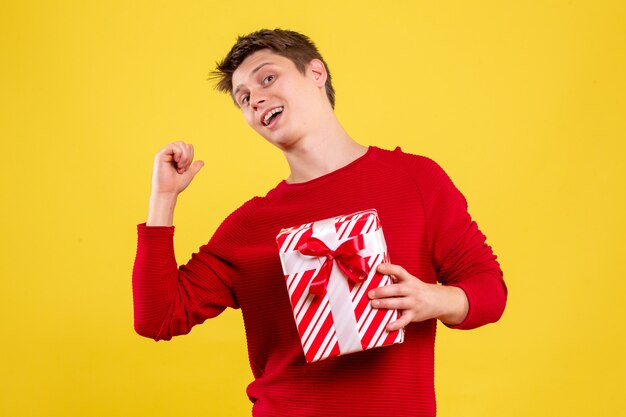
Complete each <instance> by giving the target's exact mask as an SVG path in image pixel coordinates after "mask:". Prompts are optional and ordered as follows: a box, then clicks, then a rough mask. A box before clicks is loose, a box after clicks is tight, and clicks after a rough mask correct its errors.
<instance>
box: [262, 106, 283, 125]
mask: <svg viewBox="0 0 626 417" xmlns="http://www.w3.org/2000/svg"><path fill="white" fill-rule="evenodd" d="M282 111H283V107H282V106H281V107H276V108H275V109H272V110H270V111H268V112H267V114H266V115H265V117H264V118H263V124H264V125H265V126H267V125H269V124H270V119H271V118H272V116H273V115H275V114H276V113H280V112H282Z"/></svg>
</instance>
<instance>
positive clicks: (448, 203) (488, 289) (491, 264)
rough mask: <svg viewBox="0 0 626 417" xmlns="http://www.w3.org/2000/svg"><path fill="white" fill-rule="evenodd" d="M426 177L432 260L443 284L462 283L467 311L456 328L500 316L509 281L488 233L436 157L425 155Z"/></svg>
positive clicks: (490, 320) (427, 216)
mask: <svg viewBox="0 0 626 417" xmlns="http://www.w3.org/2000/svg"><path fill="white" fill-rule="evenodd" d="M423 159H424V161H423V164H424V166H423V169H424V174H425V175H423V176H422V179H423V180H424V181H427V184H426V183H425V184H424V187H422V189H423V190H426V193H424V197H423V198H424V205H425V210H426V221H427V227H428V233H429V240H430V243H431V253H432V262H433V265H434V267H435V269H436V271H437V279H438V281H439V282H440V283H442V284H443V285H452V286H456V287H459V288H461V289H462V290H463V291H464V292H465V294H466V295H467V299H468V301H469V312H468V314H467V316H466V318H465V320H464V321H463V322H462V323H460V324H457V325H454V326H452V325H447V326H448V327H451V328H457V329H473V328H476V327H479V326H482V325H484V324H487V323H492V322H495V321H497V320H498V319H499V318H500V317H501V316H502V313H503V311H504V307H505V305H506V299H507V287H506V284H505V282H504V279H503V274H502V270H501V268H500V265H499V263H498V262H497V260H496V256H495V255H494V253H493V251H492V249H491V247H490V246H489V245H488V244H487V243H486V238H485V235H484V234H483V233H482V232H481V231H480V230H479V229H478V226H477V224H476V222H475V221H473V220H472V218H471V216H470V214H469V213H468V210H467V201H466V199H465V197H464V196H463V195H462V194H461V192H460V191H459V190H458V189H457V188H456V187H455V185H454V184H453V182H452V181H451V180H450V178H449V177H448V175H447V174H446V173H445V172H444V171H443V169H441V167H440V166H439V165H437V164H436V163H435V162H434V161H432V160H430V159H427V158H423Z"/></svg>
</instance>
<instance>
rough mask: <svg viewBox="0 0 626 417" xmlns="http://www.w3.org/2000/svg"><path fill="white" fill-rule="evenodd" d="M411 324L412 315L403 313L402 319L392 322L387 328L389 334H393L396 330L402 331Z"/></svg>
mask: <svg viewBox="0 0 626 417" xmlns="http://www.w3.org/2000/svg"><path fill="white" fill-rule="evenodd" d="M410 322H411V317H410V314H409V313H408V312H407V311H403V312H402V313H401V315H400V318H399V319H398V320H396V321H392V322H391V323H389V324H388V325H387V327H386V329H387V331H388V332H393V331H395V330H400V329H402V328H404V327H405V326H406V325H408V324H409V323H410Z"/></svg>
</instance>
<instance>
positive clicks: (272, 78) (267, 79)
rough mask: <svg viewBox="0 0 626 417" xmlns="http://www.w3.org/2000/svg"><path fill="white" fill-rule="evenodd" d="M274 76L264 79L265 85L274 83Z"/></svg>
mask: <svg viewBox="0 0 626 417" xmlns="http://www.w3.org/2000/svg"><path fill="white" fill-rule="evenodd" d="M274 78H275V77H274V75H268V76H267V77H265V78H263V84H269V83H271V82H272V81H274Z"/></svg>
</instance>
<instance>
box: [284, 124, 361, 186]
mask: <svg viewBox="0 0 626 417" xmlns="http://www.w3.org/2000/svg"><path fill="white" fill-rule="evenodd" d="M366 152H367V147H365V146H363V145H360V144H358V143H357V142H355V141H354V140H353V139H352V138H351V137H350V136H349V135H348V133H347V132H346V131H345V130H344V129H343V127H342V126H341V124H340V123H339V121H338V120H337V119H336V118H335V117H334V115H333V117H332V118H330V119H329V120H327V121H326V123H325V124H324V125H323V126H322V127H320V128H319V129H318V130H317V131H316V132H315V133H314V134H311V135H310V136H307V137H303V138H301V140H299V141H297V143H296V144H294V146H292V147H290V148H289V149H284V150H283V153H284V154H285V158H287V163H288V164H289V168H290V169H291V175H289V177H288V178H287V180H286V181H287V182H288V183H290V184H291V183H301V182H306V181H310V180H313V179H315V178H318V177H321V176H322V175H326V174H328V173H330V172H333V171H335V170H337V169H339V168H341V167H344V166H346V165H348V164H350V163H351V162H353V161H354V160H356V159H358V158H360V157H361V156H363V155H364V154H365V153H366Z"/></svg>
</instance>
